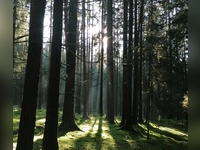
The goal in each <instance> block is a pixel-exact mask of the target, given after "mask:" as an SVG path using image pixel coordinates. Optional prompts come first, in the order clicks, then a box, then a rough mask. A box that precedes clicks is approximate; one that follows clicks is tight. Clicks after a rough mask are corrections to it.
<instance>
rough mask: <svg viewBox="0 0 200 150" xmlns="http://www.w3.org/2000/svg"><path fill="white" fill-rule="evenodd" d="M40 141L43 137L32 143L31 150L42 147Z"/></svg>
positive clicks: (37, 149)
mask: <svg viewBox="0 0 200 150" xmlns="http://www.w3.org/2000/svg"><path fill="white" fill-rule="evenodd" d="M42 141H43V139H37V140H36V141H35V142H34V144H33V150H39V149H42Z"/></svg>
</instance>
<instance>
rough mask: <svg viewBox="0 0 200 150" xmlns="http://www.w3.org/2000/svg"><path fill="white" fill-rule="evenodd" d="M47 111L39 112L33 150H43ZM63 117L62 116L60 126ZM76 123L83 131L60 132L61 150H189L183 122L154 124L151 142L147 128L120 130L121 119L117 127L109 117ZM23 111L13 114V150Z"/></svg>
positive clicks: (80, 120) (80, 117)
mask: <svg viewBox="0 0 200 150" xmlns="http://www.w3.org/2000/svg"><path fill="white" fill-rule="evenodd" d="M45 115H46V111H45V110H37V115H36V127H35V136H34V147H33V150H40V149H41V148H42V138H43V132H44V124H45ZM61 117H62V113H61V112H59V120H58V121H59V124H60V123H61ZM75 117H76V118H77V119H76V120H75V121H76V123H77V125H78V126H79V128H80V129H81V131H71V132H67V133H63V131H58V143H59V149H60V150H177V149H181V150H185V149H187V148H188V133H187V127H185V126H182V125H179V124H180V122H178V121H176V120H172V122H171V123H170V124H168V123H167V120H162V122H161V123H159V124H158V123H152V122H151V123H150V139H149V140H147V125H146V124H145V123H143V124H140V123H138V125H134V126H133V128H134V131H136V132H132V131H124V130H120V129H119V128H118V127H117V124H118V123H119V122H120V117H116V124H109V123H108V122H107V120H106V119H105V116H103V117H99V116H97V115H90V116H89V117H90V119H87V120H83V119H82V115H78V114H76V115H75ZM19 121H20V110H19V109H15V110H13V149H15V147H16V142H17V134H18V125H19Z"/></svg>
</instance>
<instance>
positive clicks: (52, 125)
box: [42, 0, 63, 150]
mask: <svg viewBox="0 0 200 150" xmlns="http://www.w3.org/2000/svg"><path fill="white" fill-rule="evenodd" d="M62 10H63V1H62V0H57V1H55V2H54V10H53V37H52V49H51V62H50V74H49V85H48V98H47V112H46V122H45V130H44V138H43V143H42V149H43V150H49V149H54V150H56V149H58V142H57V126H58V101H59V83H60V63H61V45H62V44H61V42H62V12H63V11H62Z"/></svg>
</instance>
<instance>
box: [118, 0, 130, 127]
mask: <svg viewBox="0 0 200 150" xmlns="http://www.w3.org/2000/svg"><path fill="white" fill-rule="evenodd" d="M123 4H124V17H123V18H124V20H123V22H124V25H123V83H122V86H123V87H122V90H123V92H122V93H123V94H122V120H121V122H120V124H119V126H120V127H121V126H123V125H124V124H125V120H126V110H127V109H126V106H127V104H126V103H127V74H128V73H127V16H128V2H127V1H126V0H124V1H123Z"/></svg>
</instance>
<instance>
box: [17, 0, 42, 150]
mask: <svg viewBox="0 0 200 150" xmlns="http://www.w3.org/2000/svg"><path fill="white" fill-rule="evenodd" d="M45 5H46V0H32V1H31V9H30V28H29V48H28V59H27V66H26V75H25V82H24V93H23V101H22V110H21V116H20V123H19V132H18V139H17V147H16V150H22V149H24V150H25V149H26V150H31V149H32V148H33V137H34V127H35V115H36V107H37V96H38V82H39V72H40V62H41V50H42V41H43V20H44V12H45Z"/></svg>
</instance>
